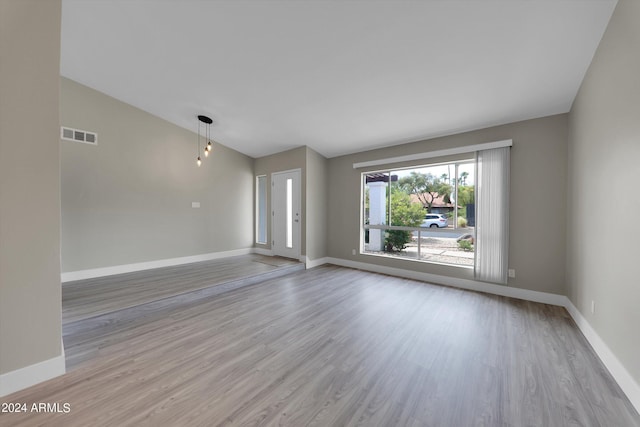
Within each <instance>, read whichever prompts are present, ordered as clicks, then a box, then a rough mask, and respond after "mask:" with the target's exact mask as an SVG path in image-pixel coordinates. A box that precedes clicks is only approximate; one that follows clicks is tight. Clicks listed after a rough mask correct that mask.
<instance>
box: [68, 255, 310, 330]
mask: <svg viewBox="0 0 640 427" xmlns="http://www.w3.org/2000/svg"><path fill="white" fill-rule="evenodd" d="M295 265H301V264H300V263H299V262H297V261H293V260H289V259H286V258H280V257H269V256H263V255H255V254H252V255H241V256H236V257H229V258H223V259H216V260H211V261H203V262H197V263H192V264H184V265H178V266H173V267H164V268H158V269H154V270H147V271H137V272H133V273H126V274H118V275H114V276H106V277H98V278H95V279H87V280H78V281H74V282H67V283H65V284H64V285H63V286H62V321H63V323H70V322H75V321H77V320H82V319H87V318H89V317H94V316H97V315H100V314H105V313H111V312H114V311H116V310H121V309H124V308H128V307H134V306H137V305H141V304H145V303H148V302H151V301H157V300H160V299H162V298H167V297H172V296H175V295H179V294H183V293H186V292H190V291H195V290H199V289H204V288H207V287H210V286H215V285H218V284H222V283H227V282H230V281H235V280H240V279H242V280H246V279H249V278H251V277H264V275H265V274H266V273H270V272H274V271H277V270H280V269H282V268H283V267H292V266H295Z"/></svg>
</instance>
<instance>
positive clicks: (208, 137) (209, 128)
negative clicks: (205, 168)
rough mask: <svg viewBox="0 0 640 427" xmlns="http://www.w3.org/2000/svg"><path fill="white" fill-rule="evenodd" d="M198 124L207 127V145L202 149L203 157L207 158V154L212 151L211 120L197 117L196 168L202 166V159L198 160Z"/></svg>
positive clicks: (205, 117)
mask: <svg viewBox="0 0 640 427" xmlns="http://www.w3.org/2000/svg"><path fill="white" fill-rule="evenodd" d="M200 123H204V124H206V125H207V129H206V130H207V132H206V140H207V141H208V144H207V145H206V146H205V148H204V156H205V157H209V153H210V152H211V150H213V145H212V144H211V123H213V120H211V118H210V117H207V116H198V159H197V160H196V164H197V165H198V166H200V165H201V164H202V159H201V158H200V126H201V124H200Z"/></svg>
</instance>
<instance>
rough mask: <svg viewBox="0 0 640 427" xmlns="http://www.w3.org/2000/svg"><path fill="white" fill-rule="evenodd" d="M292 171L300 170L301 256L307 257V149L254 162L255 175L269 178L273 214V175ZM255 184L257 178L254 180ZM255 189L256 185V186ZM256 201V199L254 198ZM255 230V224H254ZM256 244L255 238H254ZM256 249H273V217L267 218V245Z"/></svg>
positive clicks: (294, 150)
mask: <svg viewBox="0 0 640 427" xmlns="http://www.w3.org/2000/svg"><path fill="white" fill-rule="evenodd" d="M292 169H300V171H301V172H300V180H301V182H300V207H301V210H302V212H300V217H301V218H302V219H301V222H302V223H301V225H300V246H301V247H300V255H306V247H307V246H306V245H307V233H306V227H307V220H306V218H307V215H306V212H307V203H306V201H307V185H306V184H307V147H298V148H294V149H291V150H287V151H283V152H282V153H277V154H272V155H270V156H264V157H260V158H258V159H255V161H254V169H253V172H254V175H255V176H260V175H266V176H267V212H271V174H273V173H274V172H282V171H287V170H292ZM254 182H255V178H254ZM254 187H255V185H254ZM254 200H255V197H254ZM254 229H255V224H254ZM254 242H255V238H254ZM254 246H255V247H256V248H262V249H271V216H267V244H266V245H263V244H259V243H256V244H255V245H254Z"/></svg>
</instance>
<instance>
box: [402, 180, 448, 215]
mask: <svg viewBox="0 0 640 427" xmlns="http://www.w3.org/2000/svg"><path fill="white" fill-rule="evenodd" d="M445 175H446V174H445ZM443 176H444V175H443ZM398 185H399V186H400V188H402V189H403V190H404V191H405V192H407V193H408V194H415V195H416V197H417V198H418V200H420V202H421V203H422V206H424V207H425V208H426V209H427V212H431V207H432V206H433V202H434V201H435V199H436V197H438V196H443V197H444V200H445V201H447V202H448V201H449V195H450V194H451V185H449V184H447V183H446V182H445V181H444V180H443V179H442V178H438V177H437V176H435V175H433V174H431V173H426V174H425V173H419V172H416V171H412V172H411V174H410V175H409V176H405V177H403V178H401V179H400V180H399V181H398Z"/></svg>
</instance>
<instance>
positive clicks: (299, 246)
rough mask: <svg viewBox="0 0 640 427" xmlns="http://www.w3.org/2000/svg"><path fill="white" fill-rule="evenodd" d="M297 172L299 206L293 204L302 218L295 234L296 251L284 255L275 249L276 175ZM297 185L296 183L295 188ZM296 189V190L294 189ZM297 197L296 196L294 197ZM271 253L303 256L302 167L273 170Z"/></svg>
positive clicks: (296, 257)
mask: <svg viewBox="0 0 640 427" xmlns="http://www.w3.org/2000/svg"><path fill="white" fill-rule="evenodd" d="M293 173H295V174H297V178H298V186H297V189H298V198H297V199H298V200H297V201H298V203H297V206H293V209H294V210H296V211H297V212H298V213H299V215H298V216H299V218H300V220H299V221H298V223H297V227H298V233H297V235H295V234H296V233H294V237H295V239H293V248H292V249H294V253H293V254H289V256H287V255H283V254H277V253H276V251H275V249H274V242H275V237H276V236H275V224H274V223H275V210H274V206H275V203H274V202H275V197H276V193H275V176H276V175H286V174H293ZM295 187H296V186H295V185H294V188H295ZM294 191H295V190H294ZM294 199H295V197H294ZM270 207H271V253H272V254H273V255H275V256H283V257H286V258H291V257H292V256H291V255H295V256H293V258H295V259H298V260H299V259H300V258H301V256H302V169H301V168H296V169H288V170H284V171H278V172H272V173H271V206H270ZM295 226H296V225H295V223H294V227H295Z"/></svg>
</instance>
